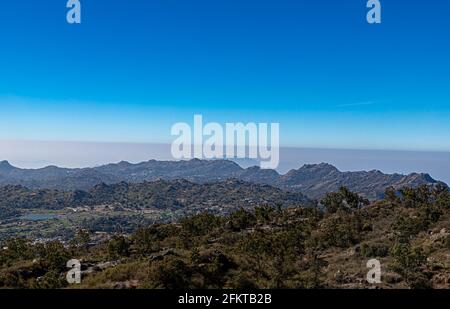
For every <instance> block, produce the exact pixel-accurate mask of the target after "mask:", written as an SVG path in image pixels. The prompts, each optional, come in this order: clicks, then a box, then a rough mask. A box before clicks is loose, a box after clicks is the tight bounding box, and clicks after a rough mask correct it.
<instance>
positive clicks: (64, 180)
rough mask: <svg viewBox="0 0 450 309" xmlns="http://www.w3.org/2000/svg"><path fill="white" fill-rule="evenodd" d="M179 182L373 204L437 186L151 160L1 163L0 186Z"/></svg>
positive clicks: (426, 180) (327, 171) (315, 169)
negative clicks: (390, 194)
mask: <svg viewBox="0 0 450 309" xmlns="http://www.w3.org/2000/svg"><path fill="white" fill-rule="evenodd" d="M178 179H185V180H188V181H190V182H195V183H208V182H218V181H224V180H229V179H237V180H242V181H245V182H251V183H256V184H266V185H270V186H274V187H278V188H281V189H284V190H287V191H295V192H300V193H302V194H304V195H306V196H308V197H309V198H313V199H318V198H320V197H322V196H323V195H324V194H326V193H327V192H332V191H336V190H337V189H339V187H341V186H346V187H348V188H349V189H350V190H352V191H354V192H357V193H359V194H361V195H363V196H365V197H367V198H369V199H375V198H379V197H381V196H382V195H383V192H384V190H385V189H386V188H387V187H389V186H393V187H394V188H396V189H400V188H402V187H417V186H419V185H423V184H427V185H435V184H437V183H442V182H439V181H437V180H435V179H433V178H432V177H431V176H430V175H428V174H421V173H412V174H409V175H401V174H384V173H382V172H380V171H375V170H374V171H368V172H366V171H360V172H341V171H339V170H338V169H337V168H336V167H334V166H333V165H330V164H327V163H321V164H307V165H304V166H302V167H301V168H299V169H297V170H291V171H289V172H288V173H286V174H284V175H280V174H279V173H278V172H277V171H275V170H263V169H260V168H259V167H249V168H246V169H244V168H242V167H241V166H239V165H238V164H237V163H235V162H232V161H229V160H210V161H209V160H199V159H193V160H190V161H156V160H150V161H146V162H141V163H137V164H132V163H129V162H125V161H122V162H119V163H116V164H107V165H102V166H99V167H93V168H77V169H69V168H59V167H56V166H48V167H44V168H40V169H21V168H17V167H14V166H12V165H11V164H9V162H8V161H1V162H0V186H6V185H22V186H25V187H27V188H30V189H58V190H66V191H74V190H89V189H91V188H92V187H94V186H96V185H99V184H101V183H104V184H116V183H120V182H127V183H141V182H152V181H157V180H178Z"/></svg>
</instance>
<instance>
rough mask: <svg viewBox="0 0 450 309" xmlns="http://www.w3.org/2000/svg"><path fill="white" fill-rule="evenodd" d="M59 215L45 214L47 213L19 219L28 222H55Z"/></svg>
mask: <svg viewBox="0 0 450 309" xmlns="http://www.w3.org/2000/svg"><path fill="white" fill-rule="evenodd" d="M59 218H60V216H59V215H55V214H45V213H40V214H36V213H32V214H26V215H24V216H21V217H19V219H20V220H26V221H47V220H54V219H59Z"/></svg>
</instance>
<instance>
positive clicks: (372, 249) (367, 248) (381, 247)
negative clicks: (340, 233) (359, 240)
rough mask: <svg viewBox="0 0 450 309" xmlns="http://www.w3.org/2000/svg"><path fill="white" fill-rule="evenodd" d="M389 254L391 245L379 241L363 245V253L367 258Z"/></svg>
mask: <svg viewBox="0 0 450 309" xmlns="http://www.w3.org/2000/svg"><path fill="white" fill-rule="evenodd" d="M388 254H389V247H388V246H386V245H385V244H379V243H363V244H362V245H361V255H362V256H364V257H367V258H372V257H386V256H387V255H388Z"/></svg>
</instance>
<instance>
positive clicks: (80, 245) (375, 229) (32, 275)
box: [0, 185, 450, 288]
mask: <svg viewBox="0 0 450 309" xmlns="http://www.w3.org/2000/svg"><path fill="white" fill-rule="evenodd" d="M322 204H323V205H324V206H325V208H326V210H325V211H321V210H319V209H318V208H303V207H299V208H287V209H282V208H277V207H275V208H274V207H269V206H262V207H256V208H254V209H253V210H252V211H248V210H244V209H241V210H238V211H236V212H233V213H231V214H229V215H227V216H215V215H213V214H209V213H202V214H198V215H195V216H193V217H190V218H186V219H182V220H180V221H179V222H174V223H168V224H157V225H151V226H148V227H143V228H140V229H138V230H137V231H135V232H134V233H133V234H131V235H122V234H116V235H114V236H113V237H112V238H111V239H110V240H108V241H105V242H104V243H101V244H97V245H94V246H92V245H89V244H90V237H92V235H91V234H90V232H89V231H80V232H79V233H78V234H77V236H76V237H74V239H73V240H72V241H71V242H70V243H69V244H68V245H65V246H64V245H63V244H61V243H60V242H58V241H53V242H49V243H45V244H32V243H31V242H30V241H27V240H24V239H11V240H9V241H7V242H5V243H4V244H2V246H4V247H5V249H3V250H1V251H0V287H2V288H18V287H20V288H30V287H31V288H58V287H77V288H94V287H95V288H372V287H375V286H377V287H381V288H431V287H432V288H449V287H450V195H449V191H448V188H446V187H443V186H439V185H438V186H434V187H427V186H421V187H419V188H417V189H410V188H405V189H403V190H401V194H400V195H397V194H396V190H395V189H394V188H389V189H388V190H387V191H386V193H385V199H383V200H378V201H374V202H371V203H370V204H369V205H367V206H364V205H366V204H367V200H365V199H364V198H361V197H360V196H358V195H357V194H354V193H353V192H351V191H349V190H348V189H346V188H341V189H340V190H339V191H337V192H333V193H329V194H327V195H326V196H325V197H324V199H323V200H322ZM72 258H77V259H79V260H80V261H81V262H82V265H83V273H82V283H81V284H80V285H76V286H69V285H68V283H67V282H66V280H65V272H66V271H67V269H66V267H65V266H66V265H65V263H66V261H67V260H69V259H72ZM373 258H376V259H378V260H379V261H380V263H381V270H382V276H381V283H379V284H369V283H368V282H367V281H366V274H367V272H368V270H369V269H368V268H367V267H366V263H367V261H368V260H369V259H373Z"/></svg>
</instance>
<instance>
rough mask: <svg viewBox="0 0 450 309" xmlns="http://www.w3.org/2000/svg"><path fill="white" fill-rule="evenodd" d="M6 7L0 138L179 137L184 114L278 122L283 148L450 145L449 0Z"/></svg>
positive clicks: (180, 0) (30, 1)
mask: <svg viewBox="0 0 450 309" xmlns="http://www.w3.org/2000/svg"><path fill="white" fill-rule="evenodd" d="M81 3H82V24H81V25H69V24H67V23H66V12H67V9H66V7H65V4H66V1H65V0H39V1H38V0H17V1H12V0H10V1H2V3H1V4H0V108H1V113H0V139H11V140H64V141H107V142H155V143H165V142H170V141H171V140H172V139H173V138H172V137H171V136H170V127H171V126H172V124H173V123H175V122H179V121H182V122H192V118H193V115H194V114H195V113H200V114H203V115H204V120H205V121H206V122H208V121H214V122H222V123H224V122H237V121H244V122H247V121H253V122H279V123H280V126H281V132H280V134H281V143H282V145H283V146H296V147H316V148H351V149H399V150H429V151H450V143H449V140H450V121H449V119H450V57H449V55H450V40H449V37H450V18H448V15H449V13H450V2H449V1H442V0H428V1H407V0H396V1H393V0H381V3H382V6H383V9H382V14H383V15H382V24H381V25H369V24H368V23H367V22H366V19H365V15H366V12H367V8H366V1H365V0H346V1H337V0H335V1H332V0H314V1H313V0H311V1H300V0H295V1H294V0H292V1H291V0H277V1H275V0H272V1H267V0H257V1H256V0H214V1H211V0H189V1H186V0H134V1H125V0H122V1H118V0H115V1H114V0H113V1H104V0H84V1H83V0H81Z"/></svg>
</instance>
